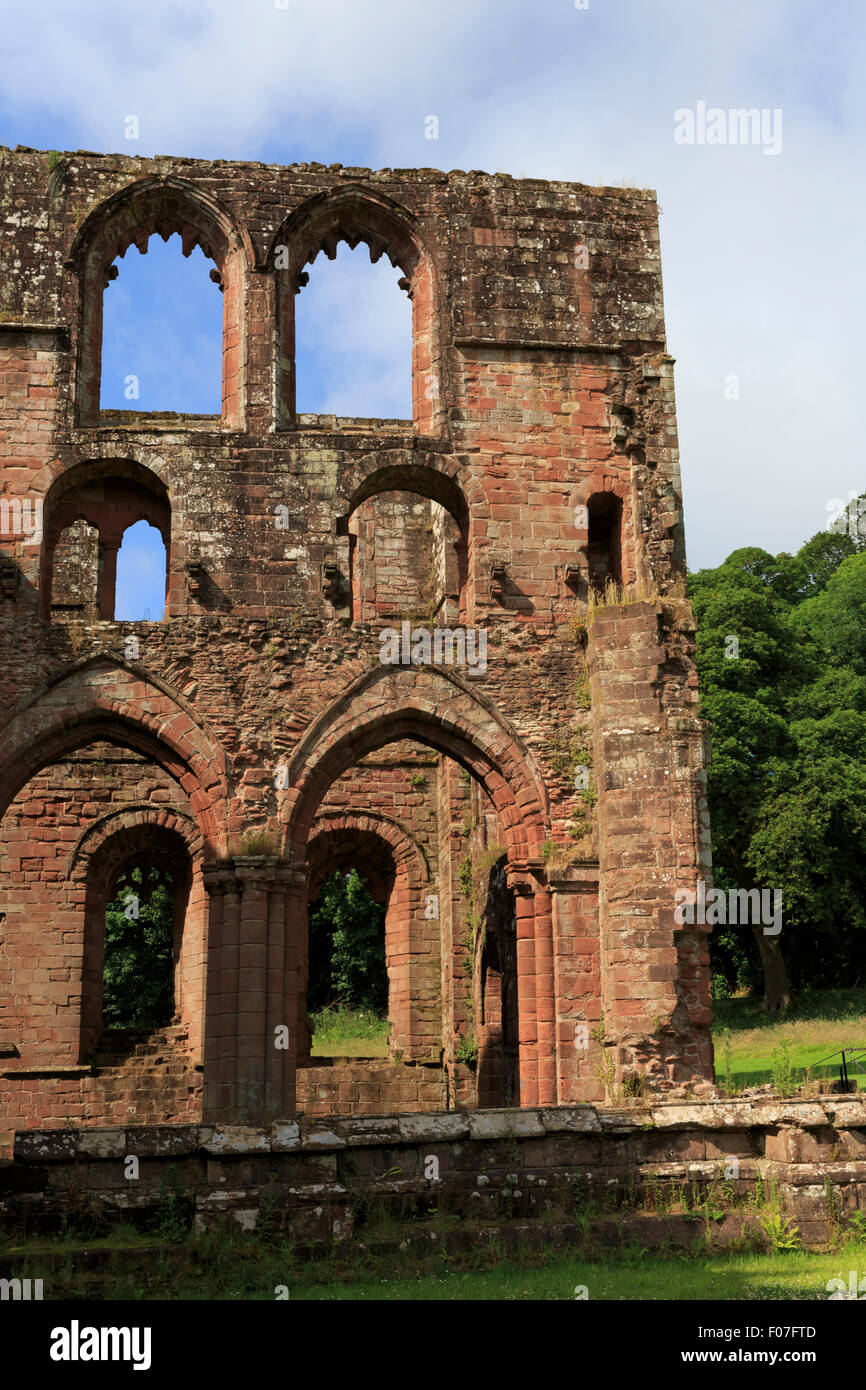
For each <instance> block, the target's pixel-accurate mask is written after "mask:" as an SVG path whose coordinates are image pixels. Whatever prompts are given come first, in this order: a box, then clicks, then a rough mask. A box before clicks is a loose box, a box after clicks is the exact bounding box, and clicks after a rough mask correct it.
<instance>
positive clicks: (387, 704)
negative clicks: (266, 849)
mask: <svg viewBox="0 0 866 1390" xmlns="http://www.w3.org/2000/svg"><path fill="white" fill-rule="evenodd" d="M401 738H411V739H414V740H416V741H417V742H420V743H425V744H427V745H428V746H429V747H432V748H436V749H437V750H438V751H439V752H441V753H445V754H446V755H447V756H448V757H451V758H454V759H455V761H456V762H459V763H460V764H461V765H462V766H463V767H465V768H466V769H467V770H468V771H469V772H471V773H473V774H474V775H475V776H476V777H477V778H478V780H479V781H480V782H481V783H482V785H483V786H484V788H485V790H486V791H487V793H488V795H489V796H490V797H491V800H492V801H493V803H494V805H495V807H496V809H497V812H498V813H499V816H500V819H501V823H502V827H503V833H504V834H505V836H506V840H507V844H508V849H509V863H510V864H511V865H512V866H515V867H516V866H517V865H526V864H528V863H534V862H537V861H540V859H541V846H542V844H543V843H544V841H545V839H546V838H547V832H548V825H549V817H548V807H547V795H546V792H545V789H544V782H543V779H542V777H541V776H540V773H539V771H538V769H537V768H536V767H535V762H534V759H533V757H532V755H531V753H530V752H529V750H528V749H527V747H526V745H525V744H524V743H523V741H522V739H521V738H520V736H519V734H518V733H517V731H516V730H515V729H514V728H513V726H512V725H511V724H510V723H508V721H507V720H505V718H504V717H503V716H502V715H501V714H500V713H499V711H498V710H497V709H496V708H495V706H494V705H493V704H492V703H491V702H490V701H489V700H487V699H486V697H484V696H483V695H481V694H479V693H478V692H477V691H475V690H471V689H470V688H469V686H468V685H466V684H465V683H464V682H463V681H462V680H461V679H460V678H459V677H458V676H456V675H455V674H453V673H452V672H450V671H447V672H446V671H444V670H442V669H441V668H429V667H420V668H419V667H411V668H402V667H392V666H380V667H378V669H374V670H372V671H370V672H367V673H365V674H364V675H363V676H361V677H360V678H359V679H358V680H357V681H356V682H355V683H354V684H353V685H352V686H350V687H349V689H348V690H346V691H345V692H344V693H343V695H342V696H340V697H339V698H338V699H337V700H335V701H334V702H333V703H332V704H331V705H330V706H328V708H327V709H325V710H324V711H322V713H321V714H320V715H319V717H318V718H317V719H316V720H315V721H314V722H313V724H312V725H311V726H310V728H309V729H308V730H307V732H306V734H305V736H304V737H303V738H302V739H301V741H300V743H299V744H298V746H297V748H296V749H295V751H294V753H293V754H292V756H291V758H290V760H289V763H288V781H289V788H290V789H289V790H288V791H287V792H285V793H283V805H282V810H281V817H282V819H283V821H284V823H285V825H286V840H287V848H288V849H289V850H291V851H292V852H294V853H295V854H296V855H297V857H298V860H299V862H303V857H304V853H305V846H306V843H307V838H308V835H309V831H310V826H311V825H312V822H313V818H314V816H315V814H316V810H317V808H318V806H319V804H320V803H321V800H322V797H323V796H324V793H325V791H326V790H327V788H328V787H329V786H330V784H331V783H332V782H333V781H334V780H335V779H336V778H337V777H338V776H339V775H340V773H342V772H344V771H345V770H346V769H347V768H348V767H350V766H351V765H352V764H353V763H355V762H357V761H358V760H359V759H360V758H362V757H364V756H365V755H366V754H368V753H371V752H374V751H376V750H377V749H378V748H381V747H383V746H384V745H385V744H387V743H393V742H395V741H396V740H398V739H401Z"/></svg>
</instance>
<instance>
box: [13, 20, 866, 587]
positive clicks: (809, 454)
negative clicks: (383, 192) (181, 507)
mask: <svg viewBox="0 0 866 1390" xmlns="http://www.w3.org/2000/svg"><path fill="white" fill-rule="evenodd" d="M864 36H866V11H864V8H863V6H862V4H861V3H860V0H824V2H823V3H822V4H821V5H816V4H814V3H811V0H760V2H759V3H754V4H752V3H745V2H744V0H702V3H696V0H589V5H588V8H582V9H578V8H577V6H576V5H575V3H574V0H496V3H493V0H441V3H437V4H436V5H431V4H429V0H424V2H423V3H422V2H421V0H368V3H365V4H359V3H357V0H339V2H337V0H316V2H315V3H310V2H309V0H289V3H288V5H287V6H286V7H285V8H282V7H278V5H277V3H275V0H245V3H243V4H238V3H237V0H197V2H196V3H195V4H189V3H183V0H181V3H177V0H151V3H149V4H148V5H147V6H141V7H126V6H117V5H115V4H109V3H107V0H77V3H76V4H75V5H68V4H64V3H59V2H57V3H51V2H49V0H41V3H40V0H31V3H29V4H26V5H25V4H23V3H21V4H15V3H12V4H7V5H6V7H5V8H4V12H3V15H2V18H0V47H2V52H3V62H2V65H0V143H4V144H7V145H15V144H16V143H19V142H20V143H21V144H26V145H33V146H37V147H42V148H49V149H77V148H84V149H92V150H121V151H124V152H128V153H136V154H142V155H151V154H178V155H191V156H200V157H204V158H228V159H230V158H244V159H261V160H267V161H280V162H285V163H293V162H297V161H301V160H319V161H322V162H323V163H342V164H361V165H369V166H371V167H373V168H382V167H389V166H395V167H401V166H413V165H424V166H434V167H438V168H442V169H451V168H459V169H486V170H489V171H495V170H497V169H501V170H504V171H506V172H508V173H512V174H514V175H516V176H520V175H529V176H536V177H543V178H558V179H574V180H577V181H580V182H585V183H590V184H601V183H614V184H615V183H626V184H634V185H638V186H641V187H651V188H655V189H656V190H657V191H658V195H659V202H660V205H661V209H662V218H661V236H662V265H663V273H664V283H665V302H666V315H667V328H668V343H669V348H670V351H671V352H672V353H673V355H674V356H675V357H676V358H677V368H676V385H677V405H678V418H679V427H680V447H681V455H682V471H683V490H684V501H685V510H686V537H687V547H688V554H689V563H690V565H691V566H692V568H697V567H699V566H701V565H708V564H717V563H718V562H719V561H720V560H721V559H723V558H724V556H725V555H727V554H728V553H729V552H730V551H731V550H733V549H735V548H737V547H738V546H741V545H761V546H763V547H765V548H766V549H768V550H771V551H778V550H782V549H786V550H792V549H796V548H797V547H798V546H799V545H800V544H802V542H803V541H804V540H805V539H806V538H807V537H808V536H810V535H812V534H814V532H815V531H816V530H818V529H819V528H820V527H821V526H822V525H823V524H824V523H825V521H826V518H827V514H828V504H829V503H830V501H831V499H833V498H835V497H843V498H847V496H848V495H849V493H850V492H854V493H859V492H861V491H862V490H863V488H864V485H866V479H864V467H863V462H862V450H861V447H860V444H861V439H860V436H861V432H860V429H859V423H860V422H859V418H857V417H856V416H855V408H854V402H855V400H856V399H858V398H859V396H860V395H862V387H861V384H860V380H859V376H860V371H859V346H860V344H859V330H860V325H861V323H862V322H863V321H864V312H863V311H864V307H866V306H864V271H863V251H862V240H863V226H864V213H866V207H864V202H866V199H864V184H863V175H862V169H863V133H864V119H863V115H864V112H863V107H864V99H866V98H864V92H866V83H864V82H863V80H862V74H863V72H864V70H866V62H864V59H866V53H864V48H866V43H864ZM701 101H703V102H706V104H707V105H708V106H709V107H721V108H723V109H725V110H727V109H728V108H730V107H758V108H766V109H767V110H768V111H774V110H776V109H778V110H780V111H781V113H782V116H781V121H782V126H781V130H782V147H781V150H780V151H779V153H777V154H775V155H766V154H764V151H763V149H762V148H761V147H760V146H759V145H745V144H727V145H709V144H702V145H698V144H694V145H683V144H677V143H676V142H675V141H674V138H673V135H674V128H675V112H676V111H678V110H680V109H683V108H688V109H696V107H697V103H698V102H701ZM130 115H135V116H136V117H137V118H138V124H139V138H138V140H136V141H129V140H126V139H125V137H124V131H125V125H126V118H127V117H128V116H130ZM430 115H435V116H436V117H437V118H438V122H439V129H438V139H436V140H429V139H426V138H425V129H427V128H429V127H427V125H426V121H427V117H428V116H430ZM209 269H210V265H209V263H207V262H205V261H204V260H203V258H202V257H201V255H200V253H198V252H196V253H194V254H193V256H192V257H191V258H190V260H189V261H183V260H182V258H181V257H180V255H179V243H178V241H177V239H176V238H173V239H172V240H171V241H170V242H169V243H167V244H165V245H164V244H163V243H162V242H161V241H159V240H157V239H156V238H152V239H151V249H150V251H149V253H148V255H147V256H146V257H139V255H138V252H137V251H135V250H134V249H131V250H130V251H128V252H127V255H126V258H125V259H124V261H122V262H121V263H120V276H119V278H118V280H116V281H114V282H113V283H112V285H111V286H110V287H109V290H108V292H107V295H106V306H107V319H106V322H107V325H108V322H109V319H111V317H112V315H113V313H114V307H115V306H116V307H117V309H118V310H119V311H120V312H119V313H118V314H117V317H116V318H115V319H113V320H112V323H113V328H114V330H115V332H114V337H113V339H112V344H111V346H108V342H107V348H108V351H109V353H110V354H111V355H110V356H109V357H108V358H107V361H106V381H105V385H106V391H105V396H104V404H106V405H110V404H115V405H126V406H127V407H128V406H130V405H132V404H134V402H133V401H131V400H129V399H124V395H123V391H124V381H125V378H126V377H127V376H128V375H129V374H135V375H138V376H139V377H140V388H141V389H140V398H139V404H140V407H141V408H142V409H148V408H166V409H171V408H172V399H171V393H172V392H174V391H175V390H179V389H180V388H181V387H182V388H183V391H184V402H183V404H184V405H185V408H188V409H201V410H205V411H210V410H213V409H215V408H216V407H215V405H214V404H213V402H214V399H215V394H214V393H215V389H218V381H219V366H218V362H217V363H216V365H214V356H213V353H214V350H215V344H214V332H213V321H214V315H217V316H218V315H219V312H220V305H219V299H220V296H219V292H218V290H217V289H216V287H215V286H214V285H213V284H212V282H211V281H210V280H209V278H208V270H209ZM178 277H180V278H178ZM396 279H397V273H396V272H393V269H392V267H391V266H390V264H389V263H388V262H385V264H384V265H382V263H381V262H380V263H379V265H378V266H376V267H371V266H370V265H369V262H368V261H367V258H366V252H365V251H364V248H363V247H361V248H359V250H358V251H356V252H354V253H350V252H349V251H348V249H347V248H345V247H341V254H340V256H339V257H338V261H337V262H336V263H334V264H331V263H329V262H327V261H325V260H324V258H320V259H319V260H318V261H317V262H316V264H315V265H314V266H313V267H311V277H310V284H309V286H308V287H307V288H306V289H305V290H304V291H303V293H302V294H301V296H300V297H299V301H298V311H299V315H300V317H301V322H300V324H299V334H298V345H299V361H298V375H299V398H298V404H299V407H300V408H302V409H307V410H313V411H315V410H323V411H324V410H338V411H345V412H346V413H353V414H369V415H375V414H380V413H381V414H389V415H390V414H397V415H406V414H408V413H409V410H408V405H407V404H401V402H404V401H406V400H407V397H408V389H407V388H408V383H407V375H406V360H407V342H408V305H407V302H406V300H405V296H403V295H402V294H401V293H400V291H399V290H397V289H396ZM139 282H140V283H139ZM140 286H143V287H144V288H145V293H144V295H143V296H142V295H140V294H138V293H137V291H138V290H139V288H140ZM180 293H182V294H183V297H184V316H183V331H184V335H185V338H184V344H183V345H182V347H180V354H181V357H182V361H178V360H177V358H176V357H175V355H174V353H173V352H172V351H171V344H170V343H169V342H168V336H167V329H166V325H167V323H168V322H169V321H171V323H172V337H174V336H175V332H176V327H177V323H176V320H174V319H173V317H172V315H171V308H172V300H173V299H174V298H175V297H176V296H177V295H179V294H180ZM124 296H129V302H131V300H132V299H133V298H134V299H135V300H139V301H140V300H141V299H143V300H144V303H145V307H146V317H145V318H144V319H140V320H138V321H137V322H138V324H139V325H140V327H138V328H137V329H136V330H134V331H133V329H132V327H131V324H132V319H131V318H130V317H129V316H128V302H125V301H124V299H123V297H124ZM112 300H113V305H112V304H111V301H112ZM109 306H111V307H109ZM327 335H331V336H330V338H329V337H328V336H327ZM334 342H336V344H337V351H336V354H335V353H334V352H333V351H332V349H331V346H330V344H331V343H334ZM157 397H158V399H157ZM133 588H135V586H134V585H133ZM139 601H142V600H141V598H140V596H139Z"/></svg>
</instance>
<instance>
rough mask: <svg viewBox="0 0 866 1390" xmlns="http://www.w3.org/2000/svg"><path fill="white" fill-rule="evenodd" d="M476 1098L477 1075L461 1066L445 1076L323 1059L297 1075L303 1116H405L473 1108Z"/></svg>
mask: <svg viewBox="0 0 866 1390" xmlns="http://www.w3.org/2000/svg"><path fill="white" fill-rule="evenodd" d="M475 1098H476V1081H475V1075H474V1073H473V1072H471V1071H470V1069H469V1068H468V1067H466V1066H461V1065H459V1064H458V1065H455V1066H453V1067H451V1068H450V1070H446V1069H445V1067H442V1066H433V1065H422V1064H421V1063H406V1062H392V1061H388V1060H385V1059H382V1060H379V1059H377V1058H364V1057H358V1058H352V1057H334V1058H331V1057H323V1058H317V1059H314V1060H313V1061H312V1062H310V1063H308V1064H307V1065H306V1066H303V1067H299V1068H298V1073H297V1100H298V1112H299V1114H301V1115H387V1114H408V1113H413V1112H416V1111H437V1110H446V1109H449V1108H454V1106H455V1105H464V1106H465V1105H467V1104H468V1105H473V1104H474V1102H475ZM449 1100H450V1102H451V1105H450V1107H449Z"/></svg>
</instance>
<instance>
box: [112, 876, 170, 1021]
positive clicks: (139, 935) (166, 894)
mask: <svg viewBox="0 0 866 1390" xmlns="http://www.w3.org/2000/svg"><path fill="white" fill-rule="evenodd" d="M173 950H174V892H173V884H172V879H171V876H170V874H169V873H168V872H167V871H164V870H160V869H158V868H156V867H151V868H150V869H149V870H147V871H144V872H143V871H142V869H141V868H140V867H135V868H133V869H131V870H130V871H129V872H128V873H126V874H124V875H122V876H121V878H120V879H119V880H118V884H117V888H116V890H115V896H114V898H113V900H112V901H111V903H110V904H109V905H108V908H107V909H106V913H105V964H104V967H103V994H102V1018H103V1022H104V1024H105V1026H106V1028H162V1027H164V1026H165V1025H166V1024H167V1023H170V1022H171V1018H172V1014H173V1012H174V964H173Z"/></svg>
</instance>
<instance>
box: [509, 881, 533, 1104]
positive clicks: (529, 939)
mask: <svg viewBox="0 0 866 1390" xmlns="http://www.w3.org/2000/svg"><path fill="white" fill-rule="evenodd" d="M506 874H507V878H508V886H509V888H511V889H512V891H513V892H514V906H515V910H516V914H517V1037H518V1057H519V1070H520V1104H521V1105H524V1106H526V1105H537V1104H538V1101H539V1083H538V1003H537V998H536V963H535V900H534V896H533V892H532V883H531V881H530V879H529V876H528V875H527V874H525V873H519V872H515V871H514V870H512V869H511V868H510V866H508V867H507V868H506Z"/></svg>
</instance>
